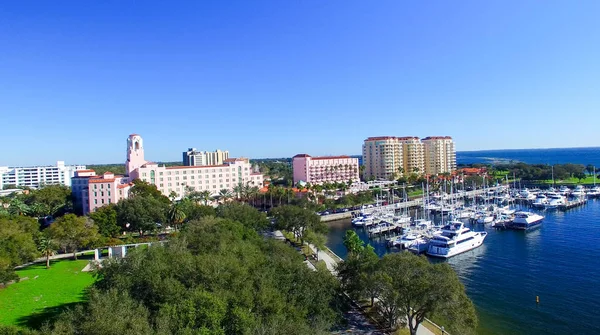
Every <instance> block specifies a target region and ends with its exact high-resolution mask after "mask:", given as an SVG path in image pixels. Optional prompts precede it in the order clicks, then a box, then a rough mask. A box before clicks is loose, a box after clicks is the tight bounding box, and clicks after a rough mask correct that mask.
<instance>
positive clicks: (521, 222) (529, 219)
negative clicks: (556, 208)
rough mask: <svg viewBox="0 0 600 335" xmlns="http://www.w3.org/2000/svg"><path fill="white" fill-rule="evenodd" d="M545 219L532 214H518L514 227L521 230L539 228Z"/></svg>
mask: <svg viewBox="0 0 600 335" xmlns="http://www.w3.org/2000/svg"><path fill="white" fill-rule="evenodd" d="M542 220H544V217H543V216H541V215H539V214H535V213H531V212H516V213H515V218H514V219H513V222H512V227H513V228H514V229H519V230H527V229H531V228H534V227H537V226H539V225H540V224H541V223H542Z"/></svg>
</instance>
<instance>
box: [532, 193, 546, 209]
mask: <svg viewBox="0 0 600 335" xmlns="http://www.w3.org/2000/svg"><path fill="white" fill-rule="evenodd" d="M547 204H548V198H547V197H546V195H545V194H542V193H539V194H538V195H537V197H535V200H534V201H533V204H531V205H532V206H533V207H535V208H545V207H546V205H547Z"/></svg>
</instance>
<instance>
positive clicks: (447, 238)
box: [427, 221, 487, 258]
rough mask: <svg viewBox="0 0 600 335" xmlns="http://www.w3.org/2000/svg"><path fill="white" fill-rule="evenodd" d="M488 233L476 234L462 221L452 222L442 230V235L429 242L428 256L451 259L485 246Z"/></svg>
mask: <svg viewBox="0 0 600 335" xmlns="http://www.w3.org/2000/svg"><path fill="white" fill-rule="evenodd" d="M486 236H487V233H486V232H474V231H471V229H469V228H466V227H465V225H464V223H462V222H460V221H451V222H450V224H448V225H446V226H444V227H443V228H442V234H441V235H436V236H434V237H433V238H431V240H429V246H428V248H427V255H429V256H432V257H442V258H449V257H452V256H456V255H458V254H461V253H463V252H466V251H469V250H472V249H475V248H477V247H479V246H481V245H482V244H483V241H484V240H485V237H486Z"/></svg>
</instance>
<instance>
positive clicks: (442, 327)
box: [440, 326, 445, 335]
mask: <svg viewBox="0 0 600 335" xmlns="http://www.w3.org/2000/svg"><path fill="white" fill-rule="evenodd" d="M440 328H441V329H442V335H444V334H445V333H444V326H441V327H440Z"/></svg>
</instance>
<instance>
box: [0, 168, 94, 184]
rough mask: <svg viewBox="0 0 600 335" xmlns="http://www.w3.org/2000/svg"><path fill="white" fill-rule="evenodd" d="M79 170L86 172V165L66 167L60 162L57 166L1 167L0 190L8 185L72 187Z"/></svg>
mask: <svg viewBox="0 0 600 335" xmlns="http://www.w3.org/2000/svg"><path fill="white" fill-rule="evenodd" d="M77 170H85V165H65V162H63V161H58V162H56V166H31V167H7V166H0V189H3V188H4V187H5V186H7V185H14V186H27V187H31V188H38V187H40V186H41V185H51V184H60V185H66V186H71V178H72V177H73V176H74V175H75V171H77Z"/></svg>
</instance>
